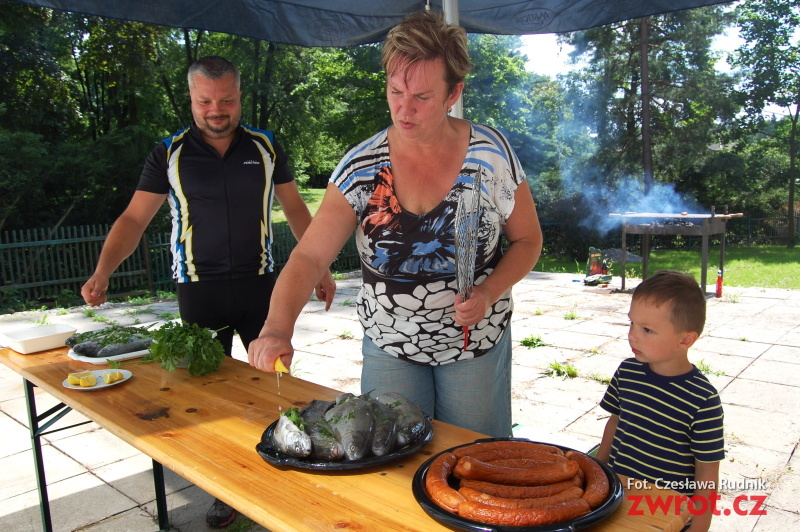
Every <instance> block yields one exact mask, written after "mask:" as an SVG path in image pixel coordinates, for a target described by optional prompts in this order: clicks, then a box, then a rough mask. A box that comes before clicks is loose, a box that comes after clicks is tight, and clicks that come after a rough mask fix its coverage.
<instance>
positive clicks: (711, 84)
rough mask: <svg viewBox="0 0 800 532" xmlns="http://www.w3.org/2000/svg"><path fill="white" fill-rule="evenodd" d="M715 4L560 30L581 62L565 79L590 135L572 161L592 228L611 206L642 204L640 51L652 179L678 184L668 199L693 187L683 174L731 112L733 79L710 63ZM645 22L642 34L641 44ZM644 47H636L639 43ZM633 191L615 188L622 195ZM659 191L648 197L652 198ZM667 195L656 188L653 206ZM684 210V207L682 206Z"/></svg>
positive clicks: (719, 15) (706, 152) (719, 18)
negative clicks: (591, 210)
mask: <svg viewBox="0 0 800 532" xmlns="http://www.w3.org/2000/svg"><path fill="white" fill-rule="evenodd" d="M728 18H729V17H728V15H727V14H725V13H724V12H723V11H722V10H721V9H720V8H716V7H711V8H701V9H693V10H687V11H681V12H676V13H671V14H667V15H659V16H652V17H649V18H648V19H646V20H644V21H627V22H623V23H619V24H613V25H608V26H603V27H598V28H593V29H590V30H587V31H583V32H576V33H574V34H571V35H568V36H567V41H568V42H569V43H570V44H572V45H573V46H574V47H575V50H574V52H573V53H572V57H573V60H574V61H575V62H580V63H583V64H586V67H585V68H582V69H581V70H579V71H578V72H575V73H571V74H570V75H569V76H568V77H566V78H565V82H566V84H567V88H568V91H569V99H568V105H570V106H573V107H574V108H575V109H579V111H576V115H577V116H578V118H581V119H582V120H583V121H584V124H586V127H588V128H589V129H590V131H591V135H592V137H593V139H594V140H593V143H594V145H595V148H594V151H593V152H591V153H587V154H585V155H584V156H583V157H578V158H576V159H575V160H574V161H573V162H572V167H573V169H574V170H573V172H574V173H575V174H576V175H578V176H580V189H581V191H582V193H584V194H585V195H591V196H592V197H593V199H592V201H591V202H590V203H591V204H594V205H596V207H597V208H596V209H595V216H594V218H595V220H594V221H592V222H591V223H590V225H594V226H596V225H599V224H600V222H601V218H607V215H608V213H609V212H614V211H617V212H618V210H620V209H622V210H631V209H634V208H636V209H637V210H642V208H643V207H644V203H643V200H644V199H645V198H646V197H647V198H649V197H650V196H646V195H645V190H647V188H648V187H645V186H644V185H645V182H644V171H645V168H644V163H643V160H644V157H643V155H644V154H643V142H642V129H643V128H642V124H643V122H642V120H643V117H646V115H647V113H645V109H644V108H643V107H642V97H641V84H642V74H643V72H642V64H643V61H642V57H641V56H642V49H643V48H644V49H646V50H647V54H648V58H647V59H648V60H647V62H646V65H647V69H648V72H647V73H648V77H649V82H650V90H649V104H650V107H649V108H648V110H649V112H650V122H649V125H650V129H651V138H652V156H653V179H654V182H655V183H656V188H658V191H659V192H663V191H664V190H665V187H664V185H665V184H668V188H670V189H672V188H673V187H674V188H675V190H676V192H677V193H675V194H672V195H673V196H674V200H675V202H677V201H679V200H683V199H684V198H682V197H681V196H685V194H683V192H684V191H686V190H688V189H689V188H692V186H694V185H695V184H694V183H688V182H687V181H686V172H685V170H686V169H687V168H689V167H690V166H691V165H692V164H693V162H694V161H696V160H697V159H702V158H705V157H709V156H710V155H711V153H712V152H711V147H712V146H714V145H718V144H719V136H720V135H721V134H722V130H723V126H724V124H725V123H726V121H727V120H729V119H730V118H731V117H732V116H733V115H734V113H735V111H736V106H735V105H733V104H732V103H731V99H730V98H725V97H724V95H725V94H726V93H729V92H730V86H731V83H732V78H731V77H730V76H725V75H720V74H719V73H717V72H716V70H715V68H714V64H715V59H716V58H715V57H714V56H713V54H712V53H711V41H712V38H713V37H714V36H715V35H717V34H718V33H720V32H721V31H722V30H723V29H724V27H725V24H726V22H727V20H728ZM644 28H646V33H647V39H645V40H643V36H644V31H643V30H644ZM643 43H645V44H646V46H645V47H643V46H642V44H643ZM623 190H624V191H627V192H628V193H631V192H632V193H634V194H635V196H634V197H630V195H629V194H627V195H626V194H622V193H621V191H623ZM655 196H656V195H655V194H654V195H653V197H655ZM665 199H666V198H665V197H664V195H663V194H661V196H660V199H659V204H660V205H661V206H662V208H665V207H663V206H664V203H665V202H664V200H665ZM681 210H684V209H681Z"/></svg>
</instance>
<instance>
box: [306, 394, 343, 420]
mask: <svg viewBox="0 0 800 532" xmlns="http://www.w3.org/2000/svg"><path fill="white" fill-rule="evenodd" d="M334 404H336V403H334V402H333V401H322V400H320V399H312V400H311V402H310V403H308V404H307V405H306V406H304V407H303V408H301V409H300V417H301V418H303V421H305V422H306V423H309V424H310V423H313V422H315V421H317V420H320V419H325V412H327V411H328V410H330V409H331V407H333V405H334Z"/></svg>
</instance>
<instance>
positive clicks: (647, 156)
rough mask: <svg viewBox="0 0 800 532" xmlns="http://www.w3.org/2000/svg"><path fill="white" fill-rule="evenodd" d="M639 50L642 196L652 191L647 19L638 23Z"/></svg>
mask: <svg viewBox="0 0 800 532" xmlns="http://www.w3.org/2000/svg"><path fill="white" fill-rule="evenodd" d="M640 28H641V31H640V33H639V39H640V40H639V49H640V57H641V64H642V87H641V90H642V167H643V169H644V195H645V196H646V195H648V194H649V193H650V191H651V190H652V189H653V155H652V152H651V149H652V145H651V140H650V63H649V61H648V57H647V56H648V41H649V32H648V29H649V28H648V18H647V17H645V18H643V19H642V20H641V21H640Z"/></svg>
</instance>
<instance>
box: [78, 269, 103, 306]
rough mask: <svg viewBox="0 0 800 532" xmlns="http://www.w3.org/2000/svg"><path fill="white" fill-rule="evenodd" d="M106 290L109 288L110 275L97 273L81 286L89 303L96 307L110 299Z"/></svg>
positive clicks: (82, 293)
mask: <svg viewBox="0 0 800 532" xmlns="http://www.w3.org/2000/svg"><path fill="white" fill-rule="evenodd" d="M106 290H108V277H103V276H101V275H97V274H95V275H92V276H91V277H89V280H88V281H86V283H85V284H84V285H83V286H82V287H81V296H82V297H83V300H84V301H86V304H87V305H89V306H90V307H96V306H97V305H102V304H103V303H105V302H106V301H107V300H108V297H107V296H106Z"/></svg>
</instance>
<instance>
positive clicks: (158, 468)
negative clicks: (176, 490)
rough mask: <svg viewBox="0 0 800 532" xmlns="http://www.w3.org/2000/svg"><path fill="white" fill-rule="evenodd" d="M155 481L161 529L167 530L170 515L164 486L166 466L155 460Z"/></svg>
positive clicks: (157, 511)
mask: <svg viewBox="0 0 800 532" xmlns="http://www.w3.org/2000/svg"><path fill="white" fill-rule="evenodd" d="M153 482H154V484H155V489H156V513H157V514H158V529H159V531H167V530H169V529H170V526H169V515H167V491H166V489H165V488H164V466H162V465H161V464H160V463H159V462H156V461H155V460H153Z"/></svg>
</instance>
